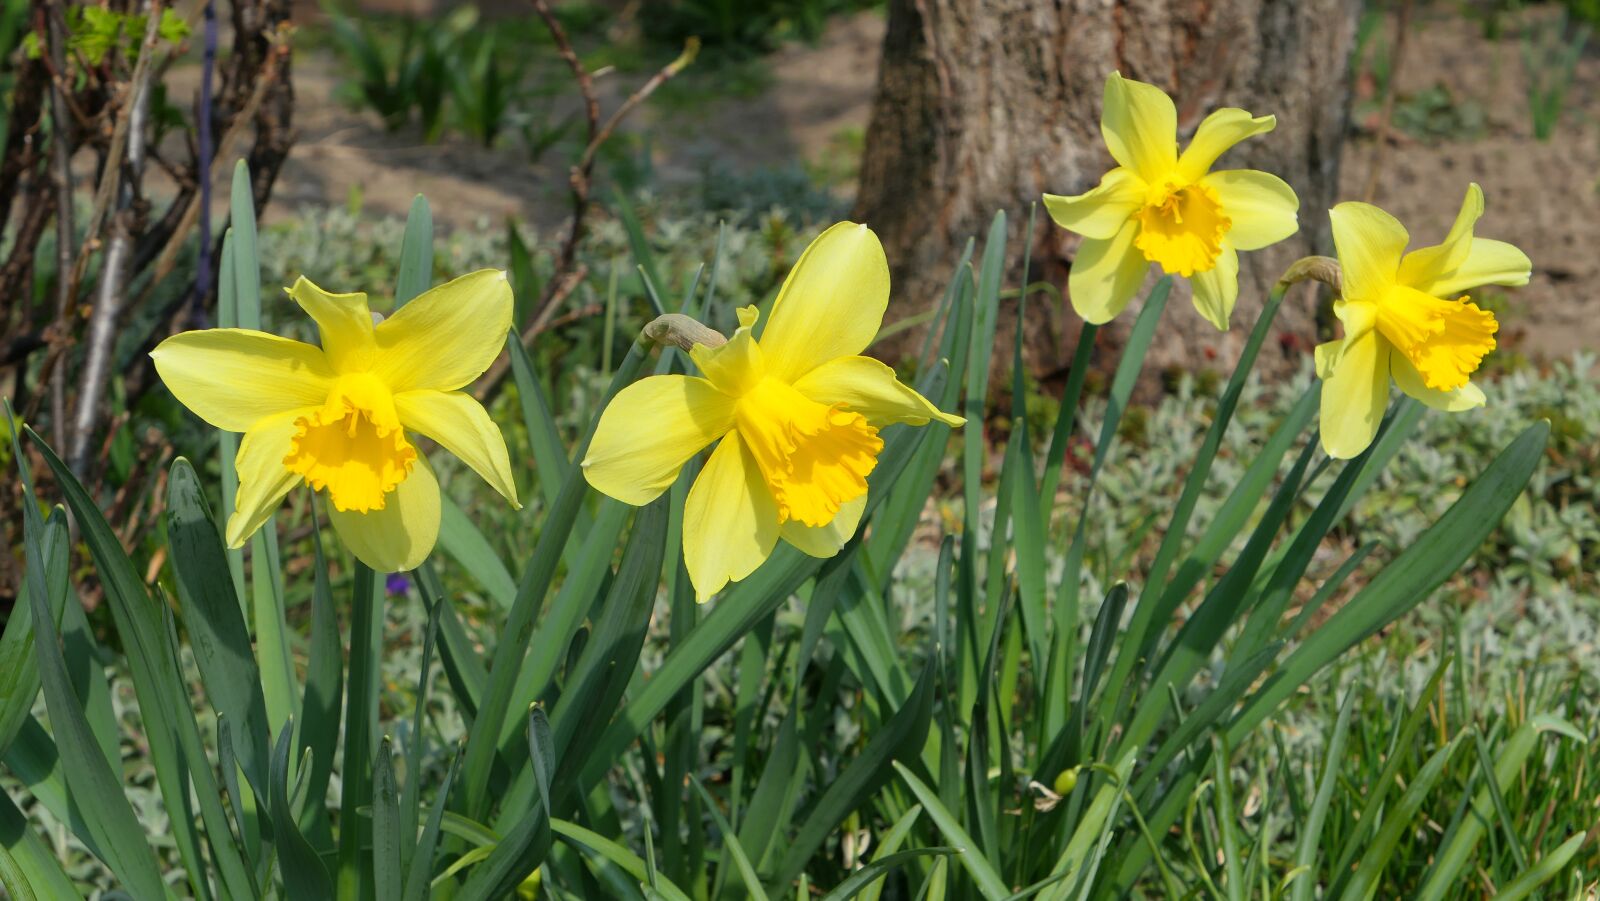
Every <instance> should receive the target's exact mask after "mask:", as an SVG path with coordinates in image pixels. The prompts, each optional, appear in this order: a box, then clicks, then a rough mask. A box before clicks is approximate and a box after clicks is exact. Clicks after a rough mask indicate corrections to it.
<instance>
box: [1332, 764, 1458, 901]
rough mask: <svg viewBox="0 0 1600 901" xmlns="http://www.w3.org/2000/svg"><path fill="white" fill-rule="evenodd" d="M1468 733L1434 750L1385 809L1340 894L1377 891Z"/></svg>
mask: <svg viewBox="0 0 1600 901" xmlns="http://www.w3.org/2000/svg"><path fill="white" fill-rule="evenodd" d="M1465 736H1466V733H1461V734H1459V735H1457V736H1456V737H1455V738H1453V739H1451V740H1450V742H1449V743H1448V744H1446V745H1445V746H1444V747H1442V748H1440V749H1439V750H1437V751H1435V752H1434V753H1433V756H1431V757H1429V758H1428V762H1427V763H1425V764H1423V766H1422V769H1421V770H1419V771H1418V772H1417V774H1416V776H1415V777H1413V778H1412V780H1411V784H1410V785H1408V786H1406V790H1405V793H1404V794H1402V795H1401V796H1400V801H1399V803H1397V804H1396V805H1395V806H1394V807H1393V808H1392V809H1390V810H1386V811H1385V812H1384V817H1383V828H1382V829H1380V830H1379V831H1378V834H1377V835H1375V836H1373V839H1372V844H1371V846H1369V847H1368V848H1367V851H1366V853H1365V854H1363V855H1361V863H1360V864H1359V865H1358V866H1357V867H1356V872H1355V875H1354V876H1353V877H1351V879H1350V881H1349V882H1348V883H1347V884H1346V885H1345V889H1344V892H1343V893H1342V894H1341V895H1339V897H1342V898H1360V899H1365V898H1370V897H1372V894H1373V893H1374V892H1376V891H1377V888H1378V877H1379V876H1380V875H1381V874H1382V873H1383V868H1384V867H1386V866H1388V864H1389V859H1390V858H1391V857H1393V856H1394V852H1395V849H1396V848H1397V847H1398V846H1399V844H1400V840H1401V837H1402V836H1403V835H1404V834H1405V832H1406V830H1408V829H1412V828H1414V827H1415V823H1414V822H1413V821H1414V820H1415V819H1416V816H1417V811H1418V810H1421V809H1422V802H1423V801H1424V800H1425V799H1426V798H1427V797H1428V794H1429V793H1430V792H1432V791H1433V786H1434V784H1435V783H1437V782H1438V781H1439V777H1440V776H1442V775H1444V769H1445V765H1446V764H1447V763H1449V762H1450V758H1451V757H1453V756H1454V755H1455V752H1456V749H1457V748H1459V747H1460V746H1461V741H1462V739H1463V738H1464V737H1465Z"/></svg>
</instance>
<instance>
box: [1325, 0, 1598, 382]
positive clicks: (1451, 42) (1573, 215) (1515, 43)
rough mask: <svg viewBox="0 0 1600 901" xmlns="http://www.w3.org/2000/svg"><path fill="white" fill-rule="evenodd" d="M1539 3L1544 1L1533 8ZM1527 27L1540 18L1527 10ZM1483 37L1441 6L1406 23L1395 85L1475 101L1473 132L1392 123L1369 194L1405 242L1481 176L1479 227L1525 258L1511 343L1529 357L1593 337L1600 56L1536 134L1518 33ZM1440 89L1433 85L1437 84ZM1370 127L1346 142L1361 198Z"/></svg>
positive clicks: (1443, 215)
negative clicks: (1544, 130)
mask: <svg viewBox="0 0 1600 901" xmlns="http://www.w3.org/2000/svg"><path fill="white" fill-rule="evenodd" d="M1539 12H1540V13H1544V12H1545V11H1543V10H1541V11H1539ZM1519 24H1521V25H1522V26H1523V27H1525V28H1532V27H1542V26H1545V25H1547V24H1550V23H1548V21H1547V20H1546V19H1543V18H1540V16H1539V15H1538V14H1535V15H1533V16H1530V17H1524V19H1523V21H1522V22H1521V23H1519ZM1507 32H1508V33H1507V34H1506V36H1505V37H1503V38H1501V39H1500V40H1498V41H1491V40H1487V39H1486V38H1485V37H1484V35H1483V32H1482V29H1481V28H1479V27H1478V26H1477V25H1476V24H1475V23H1472V22H1468V21H1464V20H1463V19H1462V18H1461V17H1460V16H1459V15H1453V14H1450V13H1448V12H1445V11H1443V10H1439V11H1429V12H1428V13H1426V14H1424V15H1423V16H1422V17H1421V20H1420V21H1419V22H1417V23H1415V27H1414V28H1413V30H1412V32H1411V34H1410V36H1409V39H1408V45H1407V50H1406V57H1405V59H1404V60H1403V61H1402V64H1401V68H1400V76H1399V80H1398V88H1399V95H1398V96H1400V97H1402V98H1406V97H1411V98H1415V97H1417V96H1419V95H1422V94H1424V93H1425V92H1430V91H1432V92H1434V94H1435V95H1439V96H1448V97H1450V98H1452V99H1453V100H1454V101H1455V102H1456V103H1458V104H1460V105H1462V106H1463V107H1467V106H1468V105H1470V108H1471V109H1472V110H1473V113H1474V115H1473V116H1472V117H1471V118H1473V119H1476V118H1477V117H1478V116H1479V115H1481V124H1479V123H1477V122H1474V125H1476V126H1477V127H1476V130H1477V131H1478V132H1479V133H1478V134H1477V135H1473V136H1470V137H1467V136H1464V137H1461V138H1447V137H1439V138H1434V139H1429V140H1424V139H1419V138H1416V137H1411V136H1408V135H1405V134H1403V133H1400V134H1398V135H1397V137H1396V139H1395V140H1393V141H1392V142H1391V143H1390V146H1389V147H1388V148H1386V149H1385V150H1384V151H1383V153H1382V155H1381V161H1379V162H1378V165H1379V170H1380V171H1379V172H1378V179H1377V193H1376V197H1375V202H1376V203H1377V204H1378V205H1380V206H1382V207H1384V208H1385V209H1387V210H1388V211H1389V212H1391V213H1393V214H1394V215H1395V216H1397V217H1399V218H1400V220H1401V221H1403V222H1406V223H1408V224H1410V225H1411V226H1412V237H1413V242H1414V243H1434V242H1436V241H1438V240H1439V239H1440V238H1441V237H1443V235H1444V233H1445V232H1446V231H1447V230H1448V229H1449V227H1450V222H1451V220H1452V218H1453V217H1454V216H1455V213H1456V210H1457V209H1458V208H1459V207H1460V205H1461V197H1462V194H1463V193H1464V192H1465V190H1466V186H1467V183H1468V182H1473V181H1476V182H1478V183H1479V184H1480V185H1482V186H1483V191H1484V195H1485V197H1486V199H1487V204H1488V208H1487V212H1486V213H1485V215H1484V217H1483V219H1482V220H1481V221H1480V222H1479V225H1478V233H1479V234H1481V235H1483V236H1485V237H1493V238H1499V239H1502V240H1507V241H1511V242H1512V243H1514V244H1516V245H1517V246H1518V247H1521V248H1522V249H1523V250H1525V251H1527V253H1528V256H1529V257H1530V258H1531V259H1532V260H1533V278H1532V280H1531V281H1530V282H1529V283H1528V285H1527V287H1524V288H1520V289H1512V290H1510V291H1508V292H1507V293H1508V295H1509V297H1508V303H1507V306H1506V308H1505V310H1504V319H1505V325H1506V337H1507V338H1508V339H1509V341H1508V343H1509V345H1510V346H1511V347H1514V348H1518V349H1520V350H1522V351H1523V352H1525V353H1527V354H1529V355H1530V356H1534V357H1544V358H1550V357H1562V356H1566V355H1569V354H1571V353H1572V352H1573V351H1575V350H1581V349H1587V350H1594V349H1596V348H1600V316H1597V315H1596V313H1597V312H1600V311H1597V310H1596V308H1595V304H1594V301H1593V300H1592V296H1593V290H1594V289H1593V287H1592V286H1594V285H1595V284H1597V283H1600V58H1597V57H1596V56H1595V55H1594V54H1593V53H1590V54H1587V55H1586V56H1585V57H1584V58H1583V59H1582V60H1580V62H1579V64H1578V69H1577V74H1576V78H1575V81H1574V83H1573V85H1572V88H1571V90H1570V91H1569V92H1568V95H1567V101H1568V104H1567V109H1566V111H1565V113H1564V114H1563V116H1562V118H1561V120H1560V122H1559V123H1558V124H1557V125H1556V128H1555V131H1554V134H1553V135H1552V136H1551V139H1550V140H1548V141H1539V140H1536V139H1535V138H1534V136H1533V127H1532V118H1531V116H1530V115H1529V112H1528V100H1527V84H1528V80H1527V74H1526V70H1525V67H1524V61H1523V44H1522V40H1523V37H1522V35H1520V34H1519V33H1517V30H1516V29H1513V28H1508V29H1507ZM1441 88H1442V89H1443V91H1442V94H1441V93H1440V91H1439V90H1438V89H1441ZM1378 160H1380V155H1379V151H1378V146H1377V141H1376V139H1375V138H1374V136H1373V134H1372V133H1371V131H1369V130H1366V129H1360V130H1358V131H1357V132H1356V133H1354V134H1352V135H1351V137H1350V139H1349V140H1348V141H1347V142H1346V144H1345V147H1344V157H1343V163H1342V168H1341V170H1340V188H1341V193H1342V194H1343V195H1344V196H1345V197H1348V198H1351V199H1360V198H1362V197H1363V195H1364V194H1365V192H1366V189H1367V185H1368V182H1369V179H1370V177H1371V173H1372V169H1373V165H1374V162H1375V161H1378Z"/></svg>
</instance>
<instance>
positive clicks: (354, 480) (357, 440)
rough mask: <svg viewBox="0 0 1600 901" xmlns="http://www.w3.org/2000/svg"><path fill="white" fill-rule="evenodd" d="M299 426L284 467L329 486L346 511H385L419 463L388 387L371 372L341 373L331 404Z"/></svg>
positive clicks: (298, 422) (315, 486)
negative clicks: (392, 494) (394, 492)
mask: <svg viewBox="0 0 1600 901" xmlns="http://www.w3.org/2000/svg"><path fill="white" fill-rule="evenodd" d="M295 427H296V429H297V431H296V433H295V436H294V439H293V442H292V444H291V445H290V448H289V454H288V456H286V457H284V458H283V465H284V466H285V467H286V468H287V469H288V470H289V471H290V472H297V473H299V474H300V475H302V476H304V477H305V480H306V482H307V483H309V484H310V485H311V487H312V488H313V489H315V490H317V491H321V490H323V489H327V492H328V497H329V499H331V500H332V501H333V505H334V506H335V507H336V508H338V509H339V510H340V511H342V512H347V513H348V512H356V513H368V512H371V511H373V510H382V509H383V506H384V503H385V502H386V499H387V495H388V493H389V492H391V491H393V490H394V489H395V488H396V487H398V486H399V484H400V483H401V482H403V481H405V479H406V476H408V475H410V474H411V467H413V466H415V465H416V462H417V451H416V448H413V447H412V446H411V444H410V442H408V441H406V436H405V431H404V430H403V429H401V427H400V418H399V416H398V415H396V413H395V409H394V398H393V397H392V396H391V395H390V394H389V389H388V388H387V387H386V386H385V385H384V384H383V383H382V382H380V381H379V380H378V379H377V378H376V377H374V376H372V375H369V374H366V373H360V374H353V375H346V376H342V377H341V378H340V379H339V380H338V381H337V382H335V383H334V388H333V391H332V392H330V393H329V395H328V400H327V402H326V403H324V404H323V405H322V406H321V407H318V408H316V409H315V410H314V411H312V412H310V413H307V414H306V415H304V416H301V417H300V418H299V419H297V420H295Z"/></svg>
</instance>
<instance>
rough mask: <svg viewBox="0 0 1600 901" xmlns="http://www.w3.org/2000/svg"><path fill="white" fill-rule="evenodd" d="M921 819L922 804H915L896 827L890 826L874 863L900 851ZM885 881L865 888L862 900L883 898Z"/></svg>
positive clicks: (901, 817) (877, 881) (873, 859)
mask: <svg viewBox="0 0 1600 901" xmlns="http://www.w3.org/2000/svg"><path fill="white" fill-rule="evenodd" d="M921 817H922V805H921V804H913V805H911V807H910V808H908V809H907V810H906V812H905V813H903V814H901V815H900V819H898V820H895V822H894V825H893V826H890V827H889V831H888V832H886V833H884V834H883V838H882V839H880V840H879V842H878V850H877V851H875V852H874V853H873V855H872V862H873V863H877V862H878V861H879V860H882V859H883V858H885V857H888V856H889V855H891V854H894V853H895V852H897V851H899V850H900V846H901V845H903V844H905V841H906V837H907V836H909V835H910V834H911V829H912V827H914V826H916V825H917V821H918V820H919V819H920V818H921ZM885 881H886V880H883V879H876V880H873V881H872V882H871V883H869V884H868V885H866V886H864V887H863V888H862V890H861V898H862V899H864V901H878V899H879V898H881V897H882V896H883V885H884V882H885Z"/></svg>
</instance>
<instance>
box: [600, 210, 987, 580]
mask: <svg viewBox="0 0 1600 901" xmlns="http://www.w3.org/2000/svg"><path fill="white" fill-rule="evenodd" d="M888 303H889V264H888V261H887V260H886V259H885V257H884V254H883V246H882V245H881V244H879V243H878V237H877V235H875V234H873V233H872V230H871V229H869V228H867V227H866V226H865V225H857V224H855V223H853V222H841V223H839V224H837V225H835V226H833V227H832V228H829V229H828V230H827V231H825V232H823V233H822V234H821V235H819V236H818V237H817V239H816V240H815V241H813V242H812V243H811V245H810V246H809V247H807V248H806V250H805V252H804V253H803V254H801V256H800V259H799V261H798V262H796V263H795V265H794V269H792V270H791V271H790V273H789V276H788V278H787V279H786V280H785V281H784V283H783V287H782V288H781V289H780V290H779V293H778V298H777V300H776V301H774V303H773V305H772V315H771V318H770V320H769V321H768V322H767V324H766V329H765V331H763V332H762V334H761V337H760V339H759V340H757V338H756V335H755V332H754V329H755V326H756V308H755V307H746V308H745V309H743V310H740V311H739V329H738V331H736V332H734V334H733V337H732V338H731V339H729V340H728V341H727V343H725V344H722V345H719V346H709V345H707V344H695V345H694V346H693V347H692V348H691V350H690V357H691V358H692V359H693V360H694V363H695V365H696V366H697V367H698V368H699V370H700V373H701V375H700V376H698V377H697V376H686V375H659V376H653V377H650V378H645V379H641V380H640V381H638V382H635V383H634V384H632V385H630V386H629V387H627V388H625V389H624V390H623V391H622V392H620V393H619V394H618V395H617V397H616V398H615V399H614V400H613V401H612V402H611V404H610V405H609V406H608V407H607V408H606V409H605V412H603V413H602V414H601V416H600V423H599V425H598V426H597V427H596V430H595V434H594V440H593V442H592V443H591V444H590V446H589V451H588V454H587V456H585V458H584V460H583V472H584V475H585V476H586V477H587V478H588V480H589V484H590V485H593V486H594V487H595V488H596V489H597V490H599V491H600V492H602V493H604V494H606V495H609V496H611V497H614V498H616V499H617V500H620V501H623V502H625V503H629V504H634V505H642V504H647V503H649V502H650V501H652V500H654V499H655V498H657V497H659V496H660V495H661V493H662V492H663V491H666V490H667V488H668V487H670V486H671V485H672V482H673V480H674V479H676V478H677V475H678V471H679V470H680V469H681V468H682V467H683V465H684V464H685V463H687V462H688V461H689V459H690V458H691V457H693V456H694V455H695V454H696V453H699V452H700V450H701V449H702V448H705V447H707V446H709V445H711V444H713V443H715V444H716V449H715V450H713V451H712V453H711V456H710V458H709V459H707V460H706V464H705V468H704V469H703V470H701V472H700V475H699V477H698V478H696V479H695V482H694V485H693V486H692V487H691V488H690V489H689V496H688V499H687V501H686V502H685V504H684V511H683V555H684V563H685V565H686V567H687V569H688V571H689V579H690V581H691V582H692V583H693V584H694V588H695V594H696V596H697V598H698V599H699V600H700V601H706V600H708V599H709V598H711V596H712V595H714V594H716V593H717V592H718V591H719V590H721V589H722V587H723V586H724V585H726V584H727V583H728V582H731V581H738V580H739V579H743V578H744V577H745V576H748V575H750V574H751V573H752V572H754V571H755V570H756V567H758V566H760V565H761V564H762V562H763V561H765V560H766V559H767V557H768V556H769V555H771V553H772V550H773V548H774V547H775V546H776V545H777V542H778V539H780V538H782V539H783V540H784V541H787V542H789V543H790V544H792V545H794V546H795V547H797V548H799V549H800V550H802V551H804V552H805V553H807V554H811V555H812V556H816V557H831V556H833V555H834V554H835V553H837V552H838V550H839V548H840V547H841V546H843V544H844V543H845V541H847V540H849V538H850V536H851V535H852V534H853V533H854V532H855V530H856V526H857V524H859V523H860V521H861V514H862V511H863V510H864V509H865V508H866V504H867V475H868V474H869V473H871V472H872V470H873V467H875V466H876V465H877V458H878V453H879V451H881V450H882V449H883V441H882V439H880V438H879V437H878V430H879V429H880V428H882V427H883V426H886V425H889V424H891V423H906V424H909V425H926V424H927V423H928V422H929V421H930V420H938V421H940V422H943V423H945V424H947V425H950V426H959V425H961V424H962V422H963V421H964V420H962V418H961V417H959V416H952V415H950V414H948V413H945V412H943V411H941V410H939V409H938V408H937V407H935V406H934V405H933V404H932V403H930V402H929V401H928V399H927V398H925V397H923V396H922V395H920V394H918V393H917V392H916V391H914V390H912V389H911V388H909V387H907V386H905V385H903V384H901V383H900V382H899V381H898V380H897V379H896V378H895V376H894V370H892V369H890V368H889V367H888V366H886V365H884V364H883V363H881V362H879V361H877V360H874V359H872V358H871V357H865V356H861V353H862V352H863V351H864V350H866V349H867V346H868V345H869V344H871V343H872V340H873V338H875V337H876V336H877V334H878V328H879V327H880V326H881V325H882V323H883V314H884V311H885V310H886V309H887V307H888Z"/></svg>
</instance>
